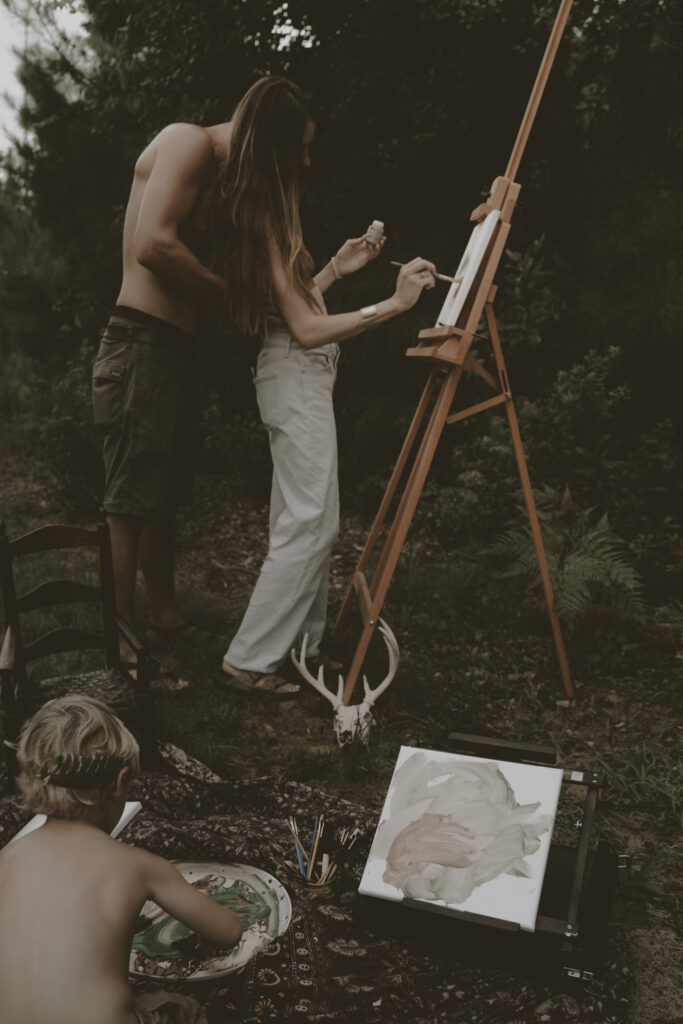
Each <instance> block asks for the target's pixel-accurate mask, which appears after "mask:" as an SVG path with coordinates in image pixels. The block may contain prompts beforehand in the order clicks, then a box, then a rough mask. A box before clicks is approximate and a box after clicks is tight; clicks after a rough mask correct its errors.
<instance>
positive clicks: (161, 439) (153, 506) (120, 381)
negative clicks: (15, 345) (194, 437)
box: [92, 315, 191, 519]
mask: <svg viewBox="0 0 683 1024" xmlns="http://www.w3.org/2000/svg"><path fill="white" fill-rule="evenodd" d="M188 340H189V335H186V334H185V333H184V332H182V331H180V330H179V329H178V328H175V327H173V326H172V325H171V324H169V325H168V328H167V329H166V327H165V326H164V325H161V324H160V325H157V324H153V325H149V324H144V325H143V324H139V323H135V322H133V321H131V320H128V319H127V318H125V317H123V316H116V315H115V316H112V317H111V319H110V320H109V324H108V325H107V327H106V328H105V329H104V331H103V333H102V341H101V343H100V348H99V351H98V353H97V358H96V360H95V364H94V366H93V376H92V398H93V413H94V419H95V426H96V428H97V429H98V431H99V433H100V434H101V437H102V446H103V456H104V477H105V482H104V500H103V507H104V510H105V512H108V513H112V514H114V515H132V516H140V517H142V518H144V519H148V518H158V517H166V516H169V515H173V513H174V512H175V510H176V508H177V506H178V505H179V504H180V503H181V502H182V501H184V500H186V498H187V497H188V495H189V492H190V491H191V473H190V469H189V467H190V460H189V458H188V454H189V453H188V449H189V446H190V445H189V441H190V438H189V413H188V396H189V388H188V386H187V378H188V372H187V371H188V367H187V355H188V353H187V348H188V345H187V342H188Z"/></svg>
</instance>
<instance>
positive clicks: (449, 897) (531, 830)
mask: <svg viewBox="0 0 683 1024" xmlns="http://www.w3.org/2000/svg"><path fill="white" fill-rule="evenodd" d="M437 780H438V781H437ZM392 789H393V794H392V801H391V808H390V814H389V818H388V819H387V820H386V821H385V822H383V823H382V825H381V826H380V828H379V830H378V833H377V839H378V840H379V841H380V842H379V848H378V849H377V850H376V851H375V852H376V853H379V855H380V856H385V857H386V861H387V867H386V871H385V872H384V876H383V880H384V881H385V882H386V883H388V884H389V885H394V886H396V888H398V889H401V890H402V891H403V893H404V894H405V895H406V896H410V897H413V898H416V899H431V900H437V899H441V900H444V901H445V902H446V903H463V902H464V901H465V900H466V899H467V898H468V897H469V896H470V895H471V894H472V892H473V891H474V889H475V888H476V887H477V886H479V885H482V884H484V883H485V882H488V881H490V880H491V879H493V878H497V877H498V875H501V874H509V875H517V876H522V877H528V876H529V867H528V864H527V862H526V860H525V858H526V857H527V856H528V855H530V854H532V853H535V851H536V850H537V849H538V848H539V845H540V842H539V837H540V836H541V835H543V833H544V832H547V831H548V829H549V828H550V826H551V824H552V816H551V815H547V814H546V815H540V816H537V817H535V816H536V812H537V810H538V807H539V804H538V803H533V804H525V805H520V804H518V803H517V801H516V800H515V795H514V792H513V790H512V788H511V786H510V784H509V782H508V781H507V779H506V778H505V776H504V775H503V773H502V772H501V770H500V768H499V767H498V765H497V764H496V763H494V762H490V763H486V762H484V763H481V762H475V761H466V762H462V761H460V762H450V763H443V762H441V763H439V762H435V761H434V760H433V758H431V757H430V756H429V755H428V754H426V753H423V752H422V751H419V752H418V753H416V754H413V755H412V757H410V758H408V760H407V761H406V762H404V764H403V765H401V767H400V768H399V769H398V771H397V772H396V774H395V776H394V780H393V785H392ZM411 812H412V813H411ZM415 812H417V814H416V813H415ZM534 818H535V820H532V819H534ZM396 819H398V820H396ZM399 823H400V827H399V828H397V827H396V825H397V824H399Z"/></svg>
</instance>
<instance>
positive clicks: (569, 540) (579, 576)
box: [488, 491, 646, 633]
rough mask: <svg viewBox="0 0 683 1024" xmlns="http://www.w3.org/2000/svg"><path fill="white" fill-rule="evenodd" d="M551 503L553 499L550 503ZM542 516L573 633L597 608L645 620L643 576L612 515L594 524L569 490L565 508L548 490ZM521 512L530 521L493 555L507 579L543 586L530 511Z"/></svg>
mask: <svg viewBox="0 0 683 1024" xmlns="http://www.w3.org/2000/svg"><path fill="white" fill-rule="evenodd" d="M549 498H550V499H551V500H550V501H549V500H548V499H549ZM538 506H539V507H538V518H539V521H540V524H541V534H542V536H543V545H544V548H545V553H546V558H547V560H548V568H549V570H550V578H551V581H552V585H553V592H554V595H555V610H556V612H557V614H558V616H559V618H560V620H561V621H562V623H563V625H564V626H565V628H566V629H567V631H568V632H569V633H572V632H573V631H574V629H575V628H576V627H577V625H578V624H579V622H580V621H581V620H582V618H583V617H584V616H585V615H586V613H587V612H589V611H590V610H591V609H594V608H604V609H609V610H611V611H614V612H618V613H620V614H621V615H624V616H628V617H631V618H635V619H642V618H644V616H645V613H646V604H645V600H644V598H643V586H642V581H641V579H640V576H639V574H638V573H637V572H636V570H635V569H634V568H633V566H632V565H631V564H630V563H629V561H628V556H627V551H626V545H625V543H624V541H623V540H622V539H621V538H620V537H618V536H617V535H616V534H615V533H614V532H613V531H612V529H611V527H610V525H609V522H608V520H607V516H606V515H603V516H602V517H601V518H600V519H599V520H598V521H597V523H595V522H592V520H591V513H592V511H593V510H592V509H589V510H587V511H582V510H577V509H575V508H574V507H573V506H572V504H571V500H570V498H569V494H568V492H565V494H564V495H563V497H562V500H561V501H560V503H559V505H558V503H557V500H556V498H555V496H554V495H552V496H551V495H550V494H549V493H548V492H547V491H546V492H545V493H544V494H543V495H542V496H541V500H540V501H539V502H538ZM519 512H520V514H521V515H523V516H524V518H525V520H527V522H526V523H525V524H524V525H523V526H519V527H513V528H511V529H509V530H507V531H505V533H503V534H501V535H500V536H499V537H498V538H497V539H496V540H495V541H494V543H493V544H492V545H491V546H490V547H489V549H488V553H489V554H490V556H492V557H494V558H496V559H498V560H502V562H503V570H502V572H500V566H499V567H498V570H499V571H498V574H499V575H500V576H503V577H512V578H519V579H522V580H525V581H528V583H529V585H530V587H532V588H534V589H535V588H536V587H540V586H541V575H540V569H539V565H538V559H537V557H536V550H535V548H534V544H533V539H532V535H531V528H530V526H529V524H528V517H527V513H526V509H525V508H523V507H521V508H519Z"/></svg>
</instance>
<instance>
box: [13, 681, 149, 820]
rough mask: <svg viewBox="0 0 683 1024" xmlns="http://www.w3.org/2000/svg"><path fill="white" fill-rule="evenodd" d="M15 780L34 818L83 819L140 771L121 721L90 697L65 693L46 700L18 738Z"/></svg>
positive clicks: (136, 754)
mask: <svg viewBox="0 0 683 1024" xmlns="http://www.w3.org/2000/svg"><path fill="white" fill-rule="evenodd" d="M17 760H18V762H19V768H20V774H19V776H18V783H19V788H20V789H21V793H22V796H23V798H24V803H25V804H26V806H27V807H28V808H29V810H31V811H33V812H34V813H35V814H50V815H52V816H53V817H55V818H84V817H88V813H89V812H88V808H90V807H97V806H98V804H101V803H102V801H103V799H104V798H105V796H106V794H107V792H108V791H109V790H110V789H111V788H112V786H113V785H114V784H115V782H116V779H117V777H118V774H119V772H120V771H121V769H122V768H128V769H129V776H128V779H129V780H131V779H134V778H135V777H136V775H137V774H138V772H139V770H140V758H139V750H138V744H137V741H136V739H135V737H134V736H133V735H132V734H131V733H130V732H129V731H128V729H127V728H126V727H125V725H124V724H123V722H121V721H120V719H118V718H117V717H116V715H115V714H113V712H112V711H110V710H109V708H108V707H106V705H105V704H102V702H101V701H99V700H95V699H94V698H93V697H85V696H82V695H80V694H75V693H70V694H66V695H65V696H64V697H57V698H56V699H55V700H51V701H48V703H47V704H45V705H44V706H43V707H42V708H41V709H40V710H39V711H37V712H36V714H35V715H34V716H33V718H31V719H30V720H29V721H28V722H26V724H25V725H24V727H23V729H22V730H21V736H20V737H19V745H18V748H17Z"/></svg>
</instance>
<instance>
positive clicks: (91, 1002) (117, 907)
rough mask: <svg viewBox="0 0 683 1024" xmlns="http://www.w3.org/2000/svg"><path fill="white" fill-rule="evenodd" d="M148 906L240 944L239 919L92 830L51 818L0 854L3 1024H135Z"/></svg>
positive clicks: (221, 942)
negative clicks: (133, 956)
mask: <svg viewBox="0 0 683 1024" xmlns="http://www.w3.org/2000/svg"><path fill="white" fill-rule="evenodd" d="M148 898H149V899H154V900H155V901H156V902H158V903H159V904H160V905H161V906H163V907H164V909H165V910H167V911H168V912H169V913H171V914H173V915H174V916H176V917H178V918H179V919H181V920H183V921H184V923H185V924H186V925H187V926H188V927H190V928H192V929H194V930H195V931H198V932H199V933H200V934H202V935H203V936H204V937H205V938H207V939H208V940H209V941H210V942H214V943H215V944H216V945H217V946H220V947H224V948H229V947H230V946H232V945H234V944H235V943H236V942H237V941H238V939H239V935H240V931H241V929H240V926H239V921H238V919H237V917H236V915H235V914H233V913H232V912H231V911H227V910H226V909H225V908H224V907H221V906H219V905H218V904H216V903H213V902H212V901H211V900H209V899H208V898H207V897H206V896H204V895H202V894H201V893H199V892H197V891H196V890H195V889H193V888H192V887H191V886H190V885H188V883H187V882H185V880H184V879H183V878H182V876H180V874H179V873H178V871H177V870H176V869H175V868H174V867H173V866H172V865H171V864H169V863H168V862H167V861H165V860H163V859H162V858H160V857H156V856H154V855H153V854H151V853H147V852H145V851H143V850H138V849H134V848H133V847H130V846H126V845H124V844H122V843H119V842H117V841H116V840H114V839H112V838H111V837H110V836H109V835H107V834H106V833H105V832H103V831H102V830H101V829H99V828H97V827H96V826H95V825H91V824H89V823H87V822H84V821H64V820H60V819H54V818H49V819H48V821H47V823H46V824H45V825H43V826H42V827H41V828H39V829H37V830H35V831H34V832H31V833H29V834H28V835H27V836H24V837H23V838H22V839H19V840H17V841H16V842H15V843H11V844H10V845H9V846H7V847H5V849H3V850H2V851H0V907H2V913H1V914H0V993H2V997H1V1003H0V1020H1V1021H2V1024H131V1022H132V1021H134V1019H135V1018H134V1017H133V995H132V991H131V989H130V987H129V985H128V980H127V979H128V958H129V952H130V946H131V942H132V939H133V935H134V931H135V922H136V920H137V917H138V914H139V913H140V909H141V907H142V905H143V903H144V902H145V900H146V899H148Z"/></svg>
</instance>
